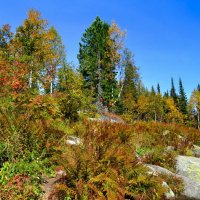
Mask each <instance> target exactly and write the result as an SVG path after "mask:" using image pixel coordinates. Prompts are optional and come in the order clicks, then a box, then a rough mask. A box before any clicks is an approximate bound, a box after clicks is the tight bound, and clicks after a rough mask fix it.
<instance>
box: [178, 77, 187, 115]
mask: <svg viewBox="0 0 200 200" xmlns="http://www.w3.org/2000/svg"><path fill="white" fill-rule="evenodd" d="M178 99H179V101H178V104H179V109H180V111H181V112H182V113H183V114H187V97H186V94H185V91H184V88H183V84H182V80H181V79H179V97H178Z"/></svg>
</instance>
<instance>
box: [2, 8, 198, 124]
mask: <svg viewBox="0 0 200 200" xmlns="http://www.w3.org/2000/svg"><path fill="white" fill-rule="evenodd" d="M125 35H126V33H125V32H124V31H122V30H121V29H120V28H119V27H118V25H117V24H116V23H115V22H112V23H111V24H108V23H107V22H104V21H102V20H101V19H100V18H99V17H97V18H96V19H95V20H94V21H93V23H92V24H91V26H90V27H88V28H87V29H86V30H85V32H84V33H83V36H82V38H81V42H80V44H79V45H80V48H79V53H78V56H77V57H78V60H79V63H80V65H79V67H78V70H77V71H75V70H73V66H70V64H68V63H67V61H66V54H65V48H64V45H63V43H62V39H61V37H60V36H59V34H58V32H57V31H56V29H55V28H54V27H53V26H49V24H48V22H47V20H44V19H43V18H42V17H41V14H40V13H39V12H38V11H36V10H30V11H29V13H28V17H27V18H26V19H25V20H24V22H23V24H22V25H20V26H19V27H18V28H17V29H16V32H15V33H12V32H11V28H10V25H3V26H2V28H1V29H0V58H1V59H0V94H1V97H2V98H4V97H12V98H13V101H15V102H16V99H17V98H16V97H17V96H23V97H24V96H25V97H26V98H28V99H30V98H32V97H33V96H35V97H36V96H40V97H41V96H42V95H50V96H51V98H54V100H56V102H57V103H58V105H59V108H60V112H61V115H62V116H63V117H64V118H71V119H76V118H77V117H78V111H80V110H87V109H88V108H89V107H91V106H89V105H92V104H93V105H94V104H95V103H96V105H97V108H98V111H99V112H104V111H107V110H108V111H112V112H115V113H118V114H121V115H123V116H124V118H125V119H126V120H128V121H134V120H145V121H151V120H155V121H162V122H169V123H170V122H176V123H183V124H187V125H191V126H195V127H197V128H199V124H200V122H199V121H200V120H199V109H200V86H199V85H198V87H197V89H196V90H195V91H193V92H192V95H191V97H190V99H189V100H188V99H187V97H186V94H185V91H184V87H183V84H182V81H181V79H180V80H179V91H178V93H177V92H176V89H175V87H174V82H173V79H172V80H171V89H170V92H168V91H167V92H165V93H164V94H161V92H160V86H159V84H158V85H157V88H156V89H155V88H154V87H153V86H152V89H151V90H150V91H149V90H148V89H147V88H146V87H145V86H144V85H143V84H142V80H141V77H140V74H139V69H138V67H137V66H135V63H134V58H133V54H132V52H131V51H130V50H129V49H127V48H126V47H125V46H124V39H125ZM30 96H31V97H30ZM91 102H92V103H91Z"/></svg>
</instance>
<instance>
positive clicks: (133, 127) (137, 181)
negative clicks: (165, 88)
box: [0, 10, 200, 200]
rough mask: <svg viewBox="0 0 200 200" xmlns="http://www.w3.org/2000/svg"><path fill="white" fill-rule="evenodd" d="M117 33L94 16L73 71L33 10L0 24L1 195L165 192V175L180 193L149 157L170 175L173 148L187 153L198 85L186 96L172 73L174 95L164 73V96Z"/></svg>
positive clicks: (64, 198) (148, 195)
mask: <svg viewBox="0 0 200 200" xmlns="http://www.w3.org/2000/svg"><path fill="white" fill-rule="evenodd" d="M124 36H125V32H124V31H122V30H120V28H119V27H118V25H117V24H116V23H114V22H113V23H112V24H111V25H110V24H108V23H107V22H103V21H102V20H101V19H100V17H97V18H96V19H95V20H94V22H93V23H92V24H91V26H90V27H89V28H88V29H86V31H85V33H84V34H83V37H82V38H81V43H80V50H79V54H78V59H79V63H80V65H79V67H78V70H75V67H73V66H72V65H71V64H69V63H68V62H67V61H66V55H65V49H64V45H63V43H62V39H61V37H60V36H59V34H58V33H57V31H56V29H55V28H54V27H51V26H49V25H48V22H47V20H44V19H43V18H42V17H41V14H40V13H39V12H38V11H35V10H30V11H29V13H28V16H27V18H26V19H25V20H24V22H23V24H22V25H20V26H19V27H18V28H17V29H16V32H15V33H12V32H11V28H10V26H9V25H3V26H2V28H1V29H0V199H2V200H10V199H16V200H17V199H23V200H25V199H27V200H33V199H34V200H36V199H49V200H50V199H60V200H72V199H79V200H91V199H96V200H97V199H98V200H104V199H108V200H114V199H119V200H121V199H130V200H132V199H136V200H139V199H140V200H147V199H151V200H153V199H165V198H166V193H167V192H168V189H167V188H166V187H165V185H164V184H163V182H164V181H165V182H166V183H167V184H168V186H169V187H170V188H171V189H172V190H173V192H174V193H175V195H176V197H177V198H178V197H179V195H180V194H181V193H182V191H183V183H182V180H181V179H179V178H177V177H173V176H165V175H155V174H153V173H152V172H151V171H150V169H149V167H148V164H153V165H158V166H161V167H164V168H166V169H168V170H170V171H172V172H175V170H176V169H175V159H176V156H177V155H188V156H195V155H194V154H195V153H194V151H193V147H194V146H193V145H197V146H200V133H199V130H198V128H199V110H200V107H199V105H200V86H198V87H197V89H196V90H195V91H193V93H192V95H191V97H190V99H189V101H188V100H187V97H186V95H185V92H184V88H183V85H182V81H181V79H180V80H179V86H180V88H179V94H177V93H176V90H175V88H174V84H173V79H172V80H171V82H172V88H171V90H170V93H169V92H165V94H162V93H161V91H160V86H159V84H158V85H157V90H155V89H154V87H153V86H152V89H151V91H149V90H148V89H146V87H145V86H144V85H143V84H142V80H141V78H140V74H139V69H138V67H137V66H135V64H134V60H133V56H132V53H131V52H130V51H129V50H128V49H127V48H125V47H124ZM70 138H71V139H72V141H71V139H70ZM73 140H74V141H73ZM51 178H52V179H51ZM50 179H51V180H55V182H53V184H52V185H50V184H49V186H48V187H50V188H47V186H46V185H47V184H46V182H47V180H50ZM45 184H46V185H45ZM47 189H48V192H47ZM47 193H48V194H47Z"/></svg>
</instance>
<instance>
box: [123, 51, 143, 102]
mask: <svg viewBox="0 0 200 200" xmlns="http://www.w3.org/2000/svg"><path fill="white" fill-rule="evenodd" d="M122 64H123V66H124V68H125V77H124V82H123V90H122V98H124V96H125V95H127V94H130V96H131V97H132V98H133V99H134V100H137V97H138V91H137V87H138V82H139V79H140V76H139V73H138V68H137V67H136V66H135V64H134V60H133V55H132V53H131V51H129V50H128V49H127V48H126V49H125V50H124V59H123V63H122Z"/></svg>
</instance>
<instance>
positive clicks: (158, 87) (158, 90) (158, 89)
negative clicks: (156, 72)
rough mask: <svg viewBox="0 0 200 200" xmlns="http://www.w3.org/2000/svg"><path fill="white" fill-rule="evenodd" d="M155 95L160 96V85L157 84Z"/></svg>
mask: <svg viewBox="0 0 200 200" xmlns="http://www.w3.org/2000/svg"><path fill="white" fill-rule="evenodd" d="M157 93H158V94H160V84H159V83H158V84H157Z"/></svg>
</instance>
